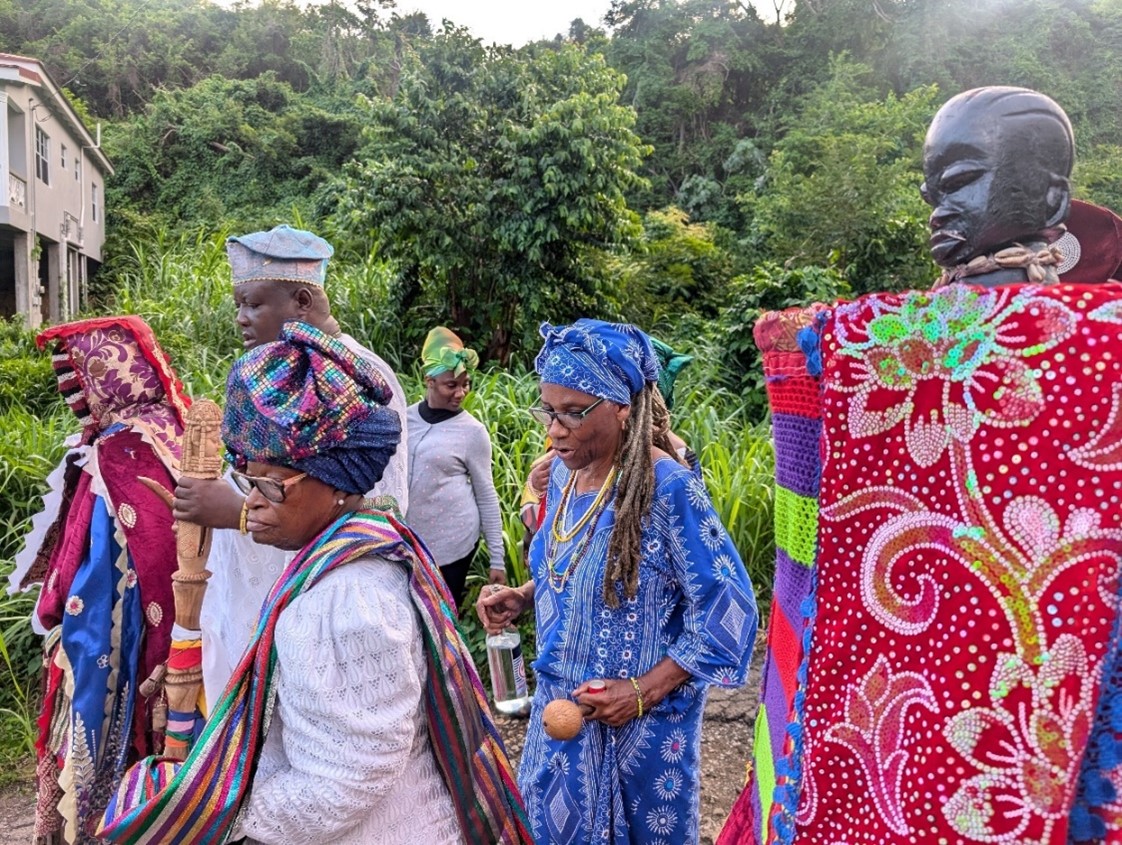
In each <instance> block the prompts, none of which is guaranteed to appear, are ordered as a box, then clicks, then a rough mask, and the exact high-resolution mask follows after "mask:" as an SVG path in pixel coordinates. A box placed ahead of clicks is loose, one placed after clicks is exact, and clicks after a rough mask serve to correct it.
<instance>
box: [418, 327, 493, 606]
mask: <svg viewBox="0 0 1122 845" xmlns="http://www.w3.org/2000/svg"><path fill="white" fill-rule="evenodd" d="M421 362H422V365H423V367H424V371H425V398H424V399H422V400H421V401H420V402H418V403H416V404H415V405H411V406H409V408H408V410H407V411H406V416H405V419H406V425H407V427H408V434H409V512H408V513H407V515H406V521H407V522H408V523H409V527H410V528H412V529H413V530H414V531H415V532H416V533H417V534H418V535H419V536H420V538H421V539H422V540H423V541H424V543H425V545H426V546H427V547H428V549H429V551H430V552H432V556H433V557H434V558H435V559H436V562H437V563H438V564H439V565H440V571H441V573H442V574H443V575H444V580H445V581H447V582H448V587H449V589H450V590H451V592H452V596H453V598H454V599H455V600H456V604H457V605H459V604H460V603H461V602H462V601H463V598H464V582H465V580H466V579H467V573H468V570H469V568H470V567H471V559H472V557H473V556H474V555H475V549H476V547H477V546H478V545H479V536H480V533H481V532H482V535H483V538H484V539H485V540H486V541H487V551H488V553H489V556H490V559H491V566H490V580H491V583H500V584H503V583H506V563H505V562H504V557H503V524H502V514H501V512H500V510H499V497H498V494H497V493H496V492H495V482H494V479H493V478H492V475H491V438H490V436H489V435H488V433H487V429H486V428H485V427H484V425H483V424H482V423H481V422H479V420H477V419H476V418H475V417H473V416H472V415H471V414H470V413H468V412H467V411H465V410H463V408H462V407H461V406H462V404H463V401H464V397H465V396H466V395H467V393H468V391H469V390H471V371H472V370H474V369H475V367H476V366H477V365H478V363H479V356H478V355H476V353H475V352H474V351H473V350H471V349H465V348H464V345H463V343H462V342H461V341H460V339H459V338H458V337H457V336H456V335H455V334H454V333H452V332H451V331H449V330H448V329H446V328H444V327H443V326H440V327H437V328H435V329H433V330H432V331H431V332H429V334H428V337H427V338H426V339H425V345H424V347H423V348H422V351H421Z"/></svg>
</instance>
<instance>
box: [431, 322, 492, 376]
mask: <svg viewBox="0 0 1122 845" xmlns="http://www.w3.org/2000/svg"><path fill="white" fill-rule="evenodd" d="M421 366H422V367H424V370H425V375H426V376H438V375H440V374H441V373H447V372H451V373H452V375H454V376H461V375H463V374H464V373H466V372H467V371H468V370H474V369H475V368H476V367H478V366H479V355H477V354H476V352H475V350H474V349H465V348H464V342H463V341H462V340H460V338H459V337H457V336H456V333H455V332H453V331H452V330H451V329H446V328H444V326H437V327H436V328H435V329H433V330H432V331H431V332H429V334H428V337H426V338H425V345H424V346H422V347H421Z"/></svg>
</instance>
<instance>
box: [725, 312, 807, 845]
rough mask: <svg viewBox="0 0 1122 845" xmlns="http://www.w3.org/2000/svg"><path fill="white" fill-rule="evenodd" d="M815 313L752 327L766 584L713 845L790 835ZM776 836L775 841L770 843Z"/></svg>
mask: <svg viewBox="0 0 1122 845" xmlns="http://www.w3.org/2000/svg"><path fill="white" fill-rule="evenodd" d="M820 311H821V309H820V308H817V307H816V308H813V309H792V310H790V311H784V312H781V313H768V314H765V315H764V316H763V317H762V318H761V319H760V320H759V321H758V322H757V324H756V330H755V337H756V342H757V344H758V345H759V347H760V350H761V352H762V353H763V363H764V375H765V377H766V381H767V390H768V400H769V402H770V405H771V410H772V436H773V439H774V443H775V473H776V488H775V538H776V577H775V584H774V588H773V591H772V603H771V612H770V614H769V617H768V639H767V642H768V648H767V654H766V656H765V660H764V669H763V689H762V695H761V701H760V707H759V710H758V711H757V716H756V726H755V733H754V740H753V748H752V765H751V772H750V776H749V779H748V783H747V785H746V786H745V789H744V791H743V792H742V794H741V796H740V798H739V800H738V801H737V804H736V806H734V808H733V811H732V813H731V814H730V817H729V820H728V822H727V823H726V825H725V828H724V830H723V831H722V833H721V837H720V839H719V840H718V842H719V843H721V845H731V843H762V842H771V841H789V838H790V836H789V834H790V832H791V831H793V827H794V824H793V821H794V814H795V810H796V806H797V802H798V794H799V793H798V783H799V779H800V770H801V767H800V760H801V756H802V745H801V741H800V737H801V728H800V722H801V707H802V701H803V687H804V684H805V678H806V671H805V663H806V647H807V644H808V642H809V639H808V638H809V631H810V628H811V623H812V620H813V609H814V563H815V545H816V543H815V539H816V531H817V523H818V501H817V496H818V486H819V480H820V476H821V472H820V470H821V464H820V458H819V447H818V444H819V439H820V434H821V420H820V410H819V408H820V400H819V385H818V378H817V372H818V367H817V363H816V362H817V336H816V326H817V318H818V314H819V312H820ZM807 332H809V333H810V335H809V336H808V335H807V334H806V333H807ZM808 352H809V353H810V354H808ZM812 367H813V368H814V371H813V372H812V371H811V368H812ZM779 831H782V832H783V835H782V836H781V837H780V838H779V839H778V840H777V839H776V837H777V836H778V835H779V833H778V832H779Z"/></svg>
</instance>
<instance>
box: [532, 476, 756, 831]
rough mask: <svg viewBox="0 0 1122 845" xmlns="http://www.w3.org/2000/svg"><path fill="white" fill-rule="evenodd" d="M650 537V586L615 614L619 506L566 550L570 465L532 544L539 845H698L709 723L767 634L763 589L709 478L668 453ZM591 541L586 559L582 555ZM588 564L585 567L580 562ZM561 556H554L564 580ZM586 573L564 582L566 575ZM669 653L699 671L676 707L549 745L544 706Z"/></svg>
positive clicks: (579, 506)
mask: <svg viewBox="0 0 1122 845" xmlns="http://www.w3.org/2000/svg"><path fill="white" fill-rule="evenodd" d="M654 472H655V484H656V492H655V496H654V502H653V503H652V506H651V513H650V519H649V522H648V524H647V526H646V528H645V530H644V531H643V537H642V544H643V557H642V561H641V564H640V570H639V589H638V594H637V595H636V596H635V598H634V599H631V600H623V599H622V587H620V588H618V589H619V595H620V596H621V602H620V605H619V607H618V608H611V607H609V606H608V605H607V604H606V603H605V602H604V598H603V582H604V571H605V566H606V559H607V550H608V540H609V538H610V536H611V531H612V525H613V523H614V502H613V503H611V504H610V505H609V506H608V507H607V509H606V510H605V511H604V512H603V513H602V514H601V516H600V518H599V519H598V520H597V522H596V524H595V526H593V527H590V528H586V529H585V531H588V530H594V534H593V535H592V537H591V538H590V540H589V542H588V543H587V545H585V543H584V542H582V541H583V540H584V539H585V537H584V531H582V532H579V533H578V534H577V536H576V537H574V538H573V539H572V540H571V541H570V542H568V543H556V542H555V541H554V540H553V539H552V538H551V537H550V529H551V526H552V525H553V521H554V520H555V519H556V518H557V511H558V508H559V505H560V502H561V498H562V490H563V488H564V486H565V483H566V482H567V481H568V479H569V475H570V473H569V470H567V469H566V468H565V467H564V466H563V465H562V464H561V463H560V462H557V464H556V466H555V468H554V470H553V475H552V477H551V479H550V491H549V495H548V501H549V507H548V509H547V511H546V517H545V520H544V523H543V525H542V528H541V530H540V531H538V533H537V535H536V536H535V538H534V542H533V544H532V545H531V548H530V566H531V570H532V572H533V575H534V582H535V596H534V606H535V613H536V617H537V645H538V658H537V660H536V661H535V663H534V669H535V671H536V673H537V679H538V686H537V690H536V692H535V695H534V704H533V712H532V714H531V718H530V726H529V730H528V733H527V737H526V746H525V751H524V753H523V756H522V762H521V765H520V767H519V786H520V788H521V790H522V794H523V797H524V798H525V800H526V807H527V810H528V812H529V814H530V817H531V821H532V823H533V827H534V836H535V838H536V839H537V841H538V843H540V845H547V843H557V845H560V844H561V843H565V845H581V843H593V842H596V843H612V845H622V843H635V845H638V843H642V845H659V843H666V845H687V844H688V843H694V842H697V840H698V823H699V811H698V792H699V778H700V768H701V766H700V762H701V761H700V753H701V717H702V711H703V710H704V708H705V698H706V690H707V688H708V686H709V685H711V684H719V685H721V686H730V687H732V686H739V685H741V684H743V683H744V681H745V678H746V675H747V669H748V659H749V656H750V655H751V652H752V644H753V641H754V639H755V635H756V624H757V612H756V600H755V595H754V593H753V590H752V584H751V582H750V581H749V580H748V576H747V574H746V573H745V571H744V565H743V564H742V563H741V560H740V555H739V553H738V552H737V550H736V548H735V547H734V546H733V544H732V541H731V539H730V538H729V536H728V533H727V532H726V531H725V528H724V526H723V525H722V524H721V521H720V518H719V517H718V516H717V513H716V512H715V511H714V509H713V505H712V504H711V502H710V500H709V495H708V493H707V492H706V490H705V485H704V483H703V482H702V481H701V479H700V478H698V476H697V475H695V474H693V473H692V472H690V471H689V470H688V469H685V468H684V467H682V466H681V465H679V464H677V463H676V462H674V461H673V460H670V459H668V458H663V459H661V460H658V461H656V462H655V466H654ZM594 499H595V494H594V493H589V494H586V495H583V496H577V497H574V498H573V499H572V501H570V503H569V505H568V507H567V509H566V510H567V514H566V519H565V521H564V523H563V525H562V527H563V528H569V527H570V526H572V525H573V524H575V522H576V520H578V519H579V518H580V516H582V515H583V514H584V513H586V512H587V511H588V509H589V508H590V507H591V506H592V505H593V500H594ZM582 547H584V554H583V555H580V551H581V549H582ZM574 556H578V557H579V560H577V561H576V562H574V560H573V557H574ZM548 557H553V558H554V565H553V571H554V576H553V579H552V581H551V574H550V571H549V561H548V560H547V558H548ZM570 566H572V567H574V568H573V570H572V571H571V572H570V573H569V576H568V578H567V580H566V581H565V583H564V585H563V586H562V585H561V584H560V583H559V579H558V577H557V575H559V574H562V573H564V571H565V569H566V568H567V567H570ZM664 657H670V658H671V659H672V660H674V662H675V663H677V664H678V665H679V666H681V667H682V668H684V669H686V670H687V671H688V672H689V673H690V674H691V676H692V678H691V680H690V681H688V682H687V683H685V684H683V685H682V686H680V687H679V688H678V689H677V690H675V691H674V692H672V693H671V694H670V695H669V696H667V697H666V698H665V699H664V700H663V701H661V702H659V703H658V704H657V705H655V706H654V707H652V708H651V709H650V710H649V712H648V711H644V714H643V717H642V718H639V719H633V720H631V721H630V722H628V723H626V724H624V725H623V726H621V727H619V728H611V727H608V726H607V725H605V724H603V723H601V722H593V721H589V722H585V724H584V727H583V729H582V730H581V733H580V734H579V735H578V736H577V737H576V738H575V739H572V740H569V741H567V742H561V741H557V740H553V739H550V738H549V737H548V736H547V735H546V734H545V732H544V731H543V729H542V722H541V711H542V709H543V708H544V707H545V705H546V704H547V703H548V702H549V701H550V700H552V699H554V698H565V697H567V696H568V695H569V693H570V692H571V691H572V690H573V689H574V688H576V687H577V686H578V685H579V684H581V683H582V682H584V681H586V680H589V679H591V678H629V677H637V676H639V675H642V674H643V673H645V672H647V671H648V670H650V669H651V668H652V667H653V666H654V665H655V664H656V663H658V662H659V661H660V660H661V659H662V658H664Z"/></svg>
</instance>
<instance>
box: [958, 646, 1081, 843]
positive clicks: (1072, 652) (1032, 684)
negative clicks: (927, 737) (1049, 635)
mask: <svg viewBox="0 0 1122 845" xmlns="http://www.w3.org/2000/svg"><path fill="white" fill-rule="evenodd" d="M1094 685H1095V677H1094V673H1093V672H1092V671H1090V669H1089V667H1088V665H1087V655H1086V652H1085V651H1084V649H1083V645H1082V643H1081V642H1080V641H1079V640H1078V639H1077V638H1076V637H1074V636H1071V635H1070V634H1064V635H1061V636H1060V637H1058V638H1057V639H1056V642H1055V644H1054V645H1053V646H1052V649H1051V651H1050V652H1049V653H1048V655H1047V656H1046V659H1045V660H1044V661H1043V663H1042V665H1041V666H1040V667H1039V669H1037V668H1034V667H1032V666H1030V665H1029V664H1027V663H1026V662H1025V661H1024V660H1023V659H1021V658H1020V657H1019V656H1017V655H1014V654H1005V655H1001V656H1000V657H999V659H998V663H997V666H996V668H995V669H994V673H993V677H992V678H991V680H990V699H991V701H993V702H994V706H993V707H989V708H985V707H975V708H971V709H969V710H964V711H962V712H960V713H957V714H955V716H954V717H952V718H951V719H950V721H949V722H948V723H947V728H946V735H947V739H948V740H949V741H950V743H951V745H953V746H954V748H955V749H956V750H957V751H958V752H959V753H960V754H962V756H963V757H964V758H966V760H968V761H969V762H970V763H971V764H972V765H974V766H975V767H976V768H977V769H978V770H979V774H976V775H974V776H973V777H971V778H968V779H967V780H966V781H964V782H963V783H962V785H961V786H960V787H959V789H958V791H957V792H955V794H954V795H953V796H951V799H950V800H949V801H948V802H947V803H946V804H945V805H944V807H943V814H944V815H945V816H946V819H947V821H948V822H949V823H950V824H951V826H952V827H954V828H955V829H956V830H957V831H958V832H959V833H961V834H962V835H963V836H966V837H969V838H970V839H973V840H980V841H1001V842H1011V841H1016V840H1017V839H1018V837H1020V836H1021V834H1022V833H1023V832H1024V831H1025V829H1026V828H1027V827H1028V825H1029V823H1030V821H1032V820H1033V819H1034V818H1036V819H1043V820H1044V823H1045V826H1046V828H1051V827H1052V826H1054V824H1055V823H1056V822H1057V821H1058V820H1060V819H1065V818H1066V817H1067V814H1068V812H1069V811H1070V808H1069V807H1068V806H1067V804H1066V797H1067V795H1068V793H1069V787H1068V785H1069V784H1071V783H1072V782H1073V781H1074V780H1075V779H1076V778H1077V777H1078V775H1079V766H1080V763H1081V761H1082V751H1083V748H1084V747H1086V744H1087V737H1088V735H1089V734H1090V731H1091V725H1092V719H1093V712H1092V711H1093V708H1092V696H1093V694H1094Z"/></svg>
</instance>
